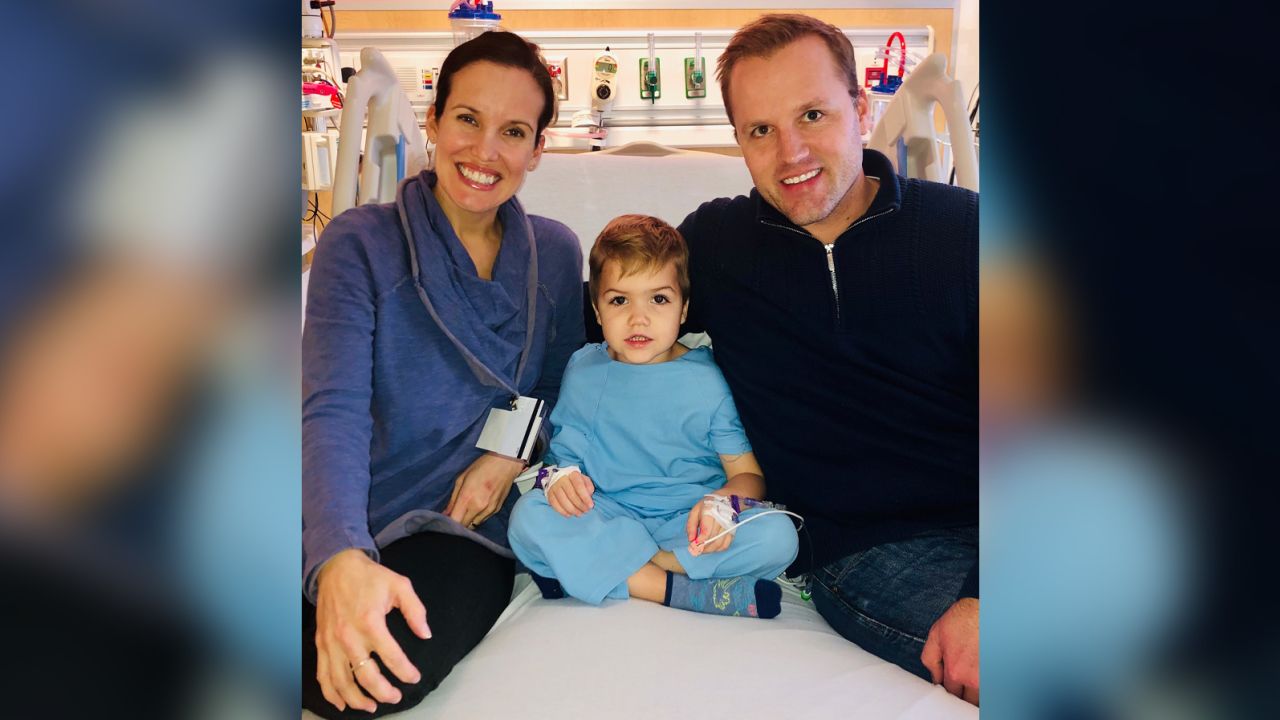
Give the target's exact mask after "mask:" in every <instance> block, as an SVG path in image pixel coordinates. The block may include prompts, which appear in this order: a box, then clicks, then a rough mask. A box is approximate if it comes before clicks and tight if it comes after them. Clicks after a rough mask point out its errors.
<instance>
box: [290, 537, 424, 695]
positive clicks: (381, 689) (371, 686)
mask: <svg viewBox="0 0 1280 720" xmlns="http://www.w3.org/2000/svg"><path fill="white" fill-rule="evenodd" d="M317 583H318V588H317V596H316V638H315V641H316V650H317V651H318V657H317V662H316V679H317V680H319V681H320V691H321V692H322V693H323V694H324V698H325V700H328V701H329V702H330V703H332V704H333V706H334V707H336V708H338V709H339V710H345V709H347V708H348V707H352V708H355V709H357V710H364V711H366V712H373V711H374V710H376V709H377V704H376V703H374V702H373V700H370V699H369V698H368V697H366V696H365V694H364V692H361V689H362V688H363V690H364V691H365V692H368V693H369V695H372V696H373V698H374V700H377V701H378V702H381V703H393V704H394V703H398V702H400V699H401V695H400V691H399V690H397V689H396V688H395V687H394V686H393V685H392V684H391V682H390V681H389V680H387V679H386V678H385V677H383V675H382V671H381V670H380V669H379V668H378V663H377V662H375V661H373V660H368V661H367V662H366V660H367V659H368V658H371V657H372V655H373V654H374V653H377V655H378V659H379V660H381V661H382V664H383V665H385V666H387V669H389V670H391V672H392V673H395V676H396V677H397V678H399V679H400V681H401V682H405V683H416V682H418V681H419V680H421V679H422V675H421V673H419V672H418V669H417V668H416V667H414V666H413V663H411V662H409V658H408V656H406V655H405V654H404V650H402V649H401V648H400V645H399V644H397V643H396V641H395V638H393V637H392V636H391V631H389V630H388V629H387V613H389V612H391V609H392V608H399V609H400V613H401V614H402V615H404V619H405V621H406V622H407V623H408V625H409V628H410V629H411V630H413V632H414V634H415V635H417V636H418V637H420V638H422V639H423V640H426V639H428V638H430V637H431V628H429V627H427V609H426V607H424V606H423V604H422V601H421V600H419V599H418V596H417V594H416V593H414V591H413V584H412V583H411V582H410V581H409V578H407V577H404V576H403V575H399V574H397V573H395V572H392V571H391V570H388V569H387V568H385V567H383V566H381V565H379V564H378V563H376V562H374V561H372V560H370V559H369V556H368V555H365V554H364V552H363V551H361V550H358V549H355V548H352V549H349V550H343V551H342V552H340V553H338V554H337V555H334V556H333V557H332V558H331V559H330V560H329V561H328V562H327V563H325V564H324V566H323V567H322V568H321V569H320V574H319V575H318V576H317Z"/></svg>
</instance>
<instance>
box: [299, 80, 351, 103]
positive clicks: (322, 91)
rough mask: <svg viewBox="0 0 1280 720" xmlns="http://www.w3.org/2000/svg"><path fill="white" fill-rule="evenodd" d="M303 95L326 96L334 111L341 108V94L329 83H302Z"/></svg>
mask: <svg viewBox="0 0 1280 720" xmlns="http://www.w3.org/2000/svg"><path fill="white" fill-rule="evenodd" d="M302 94H303V95H328V96H329V102H330V103H331V104H332V105H333V107H334V108H336V109H341V108H342V93H340V92H338V88H336V87H334V86H332V85H330V84H329V83H321V82H304V83H302Z"/></svg>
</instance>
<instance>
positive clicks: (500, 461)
mask: <svg viewBox="0 0 1280 720" xmlns="http://www.w3.org/2000/svg"><path fill="white" fill-rule="evenodd" d="M523 471H524V463H522V462H520V461H519V460H512V459H511V458H506V457H503V456H501V455H498V454H495V453H485V454H484V455H481V456H480V457H478V458H476V460H475V462H473V463H471V465H470V466H468V467H467V469H466V470H463V471H462V474H461V475H459V476H458V478H457V479H456V480H454V481H453V495H452V496H450V498H449V504H448V505H446V506H445V508H444V514H445V515H448V516H449V517H451V518H453V519H454V520H457V521H458V522H459V523H461V524H462V526H463V527H467V528H474V527H476V526H477V525H479V524H480V523H482V522H484V521H485V520H488V519H489V517H490V516H491V515H493V514H494V513H496V512H498V510H499V508H501V507H502V504H503V503H504V502H506V500H507V494H508V493H510V492H511V484H512V483H513V482H514V481H515V479H516V476H517V475H519V474H520V473H521V472H523Z"/></svg>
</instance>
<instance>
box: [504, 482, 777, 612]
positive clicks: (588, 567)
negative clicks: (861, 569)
mask: <svg viewBox="0 0 1280 720" xmlns="http://www.w3.org/2000/svg"><path fill="white" fill-rule="evenodd" d="M592 500H593V501H594V502H595V507H593V508H592V509H591V510H589V511H587V512H586V513H584V514H583V515H582V516H580V517H565V516H563V515H561V514H560V513H558V512H556V511H555V509H554V508H552V507H551V506H550V505H549V504H547V499H546V496H545V495H544V494H543V492H542V490H538V489H534V490H530V491H529V492H528V493H526V494H525V496H524V497H522V498H520V501H519V502H518V503H516V506H515V509H514V510H513V511H512V513H511V530H510V540H511V549H512V551H514V552H515V554H516V557H518V558H520V561H521V562H522V563H524V564H525V566H526V567H528V568H529V569H530V570H532V571H533V572H535V573H537V574H538V575H542V576H543V577H548V578H556V579H557V580H559V581H560V584H561V585H562V586H563V587H564V589H565V592H566V593H568V594H569V595H572V596H573V597H575V598H578V599H579V600H583V601H585V602H588V603H591V604H593V605H598V604H599V603H600V602H601V601H603V600H605V599H606V598H611V599H624V598H626V597H628V596H629V593H628V591H627V578H629V577H631V576H632V575H633V574H635V572H636V571H637V570H639V569H640V568H641V567H644V564H645V563H647V562H649V560H650V559H651V558H652V557H653V556H654V555H655V554H657V552H658V551H659V550H667V551H670V552H672V553H674V554H675V556H676V558H677V559H678V560H679V561H680V565H681V567H683V568H684V569H685V572H686V573H687V574H688V575H689V577H690V578H693V579H695V580H697V579H703V578H713V577H714V578H724V577H739V576H744V575H745V576H749V577H754V578H761V579H766V580H772V579H773V578H775V577H777V576H778V575H780V574H781V573H782V571H783V570H784V569H786V567H787V566H788V565H790V564H791V561H792V560H794V559H795V557H796V553H797V551H798V540H797V538H796V531H795V527H794V526H793V525H792V524H791V520H790V519H789V518H788V517H787V516H786V515H770V516H768V517H762V518H760V519H759V520H755V521H753V522H750V523H748V524H746V525H744V526H742V527H740V528H739V529H738V531H737V532H736V534H735V537H734V539H733V543H732V544H731V545H730V546H729V547H728V548H727V549H725V550H723V551H721V552H716V553H709V554H706V555H699V556H696V557H695V556H693V555H690V554H689V538H688V536H687V535H686V534H685V523H686V522H688V519H689V511H688V510H687V509H686V510H680V511H675V512H670V513H666V514H662V515H657V516H654V517H645V516H643V515H641V514H640V513H638V512H636V511H635V510H634V509H631V508H629V507H627V506H625V505H622V504H621V503H619V502H617V501H616V500H613V499H612V498H610V497H609V496H607V495H605V494H604V493H602V492H599V491H597V492H596V493H595V495H593V496H592ZM759 512H763V510H749V511H747V512H744V513H742V516H741V519H742V520H746V519H747V518H749V517H751V516H752V515H754V514H756V513H759Z"/></svg>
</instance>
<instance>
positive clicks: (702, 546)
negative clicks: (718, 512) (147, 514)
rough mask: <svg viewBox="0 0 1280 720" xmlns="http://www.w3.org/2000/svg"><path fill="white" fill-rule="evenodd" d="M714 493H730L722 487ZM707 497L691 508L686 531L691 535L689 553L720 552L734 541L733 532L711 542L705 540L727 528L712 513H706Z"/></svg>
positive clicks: (695, 554) (696, 554)
mask: <svg viewBox="0 0 1280 720" xmlns="http://www.w3.org/2000/svg"><path fill="white" fill-rule="evenodd" d="M711 494H712V495H729V494H730V493H727V492H724V489H723V488H721V489H720V490H717V491H715V492H713V493H711ZM706 500H707V498H703V499H702V500H699V501H698V502H696V503H694V504H693V507H692V508H691V509H690V510H689V520H688V522H686V523H685V526H684V529H685V533H686V534H687V535H688V536H689V554H690V555H694V556H698V555H701V554H703V553H713V552H720V551H721V550H724V549H725V548H727V547H729V544H730V543H732V542H733V533H725V534H724V535H722V536H720V537H718V538H716V539H715V540H712V541H711V542H703V541H704V539H705V538H709V537H712V536H713V535H715V534H716V533H719V532H722V531H723V530H724V529H725V528H724V526H723V525H721V524H720V523H718V522H716V519H715V517H713V516H712V515H711V513H704V512H703V511H702V510H703V508H704V507H705V506H704V505H703V503H704V502H705V501H706Z"/></svg>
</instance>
